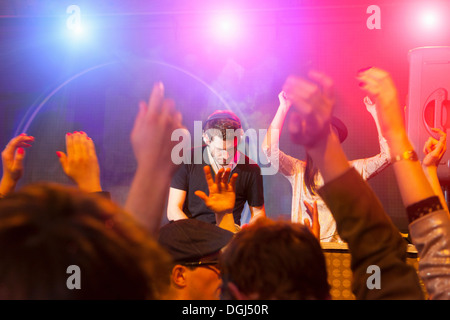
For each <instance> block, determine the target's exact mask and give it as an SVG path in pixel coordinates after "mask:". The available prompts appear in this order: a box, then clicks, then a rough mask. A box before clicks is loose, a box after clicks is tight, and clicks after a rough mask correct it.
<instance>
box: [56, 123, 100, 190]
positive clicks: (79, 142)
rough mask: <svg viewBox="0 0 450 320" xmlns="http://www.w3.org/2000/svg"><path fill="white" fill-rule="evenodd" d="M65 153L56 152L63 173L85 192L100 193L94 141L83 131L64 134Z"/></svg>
mask: <svg viewBox="0 0 450 320" xmlns="http://www.w3.org/2000/svg"><path fill="white" fill-rule="evenodd" d="M65 138H66V151H67V154H66V153H64V152H62V151H57V152H56V155H57V156H58V157H59V162H60V163H61V166H62V168H63V170H64V173H65V174H66V175H67V176H68V177H69V178H70V179H72V180H73V181H74V182H75V183H76V184H77V186H78V187H79V188H80V189H81V190H83V191H86V192H98V191H102V187H101V183H100V166H99V164H98V159H97V153H96V151H95V145H94V141H93V140H92V139H91V138H90V137H88V135H87V134H86V133H84V132H83V131H75V132H73V133H67V134H66V137H65Z"/></svg>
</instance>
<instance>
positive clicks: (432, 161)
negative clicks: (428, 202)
mask: <svg viewBox="0 0 450 320" xmlns="http://www.w3.org/2000/svg"><path fill="white" fill-rule="evenodd" d="M431 130H432V131H433V132H435V133H437V134H438V135H439V140H436V139H434V138H433V137H429V138H428V140H427V141H426V142H425V145H424V146H423V153H424V154H425V157H424V158H423V161H422V168H423V171H424V172H425V175H426V177H427V179H428V181H429V182H430V184H431V187H432V188H433V190H434V192H435V193H436V194H437V195H438V196H439V199H440V200H441V203H442V206H443V207H444V209H445V210H446V211H447V212H448V206H447V201H446V200H445V197H444V194H443V193H442V188H441V184H440V182H439V178H438V175H437V168H438V166H439V162H440V161H441V159H442V157H443V156H444V154H445V151H446V150H447V134H446V133H445V132H443V131H442V130H440V129H437V128H433V129H431Z"/></svg>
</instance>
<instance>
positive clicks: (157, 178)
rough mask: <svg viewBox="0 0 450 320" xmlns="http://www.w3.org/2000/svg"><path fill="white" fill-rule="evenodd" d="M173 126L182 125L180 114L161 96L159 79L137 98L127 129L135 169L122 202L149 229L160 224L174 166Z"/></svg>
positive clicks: (172, 103)
mask: <svg viewBox="0 0 450 320" xmlns="http://www.w3.org/2000/svg"><path fill="white" fill-rule="evenodd" d="M177 129H182V125H181V114H180V113H179V112H177V111H176V109H175V103H174V102H173V101H172V100H170V99H166V98H164V86H163V84H162V83H161V82H159V83H157V84H155V85H154V87H153V90H152V93H151V95H150V99H149V101H148V102H147V103H146V102H143V101H142V102H140V104H139V112H138V115H137V117H136V120H135V123H134V127H133V130H132V132H131V144H132V146H133V151H134V155H135V157H136V161H137V169H136V173H135V175H134V178H133V181H132V183H131V187H130V191H129V193H128V197H127V200H126V203H125V209H126V210H127V211H128V212H130V213H131V214H133V215H134V216H135V217H136V219H137V220H138V221H139V222H141V223H142V224H143V225H144V226H145V227H147V228H148V230H149V231H150V232H152V233H156V232H157V230H158V228H159V226H160V224H161V218H162V214H163V213H164V208H165V205H166V201H167V195H168V192H169V185H170V180H171V179H172V176H173V174H174V172H175V169H176V165H175V164H174V163H173V161H172V159H171V152H172V149H173V147H174V146H175V142H173V141H171V137H172V133H173V131H174V130H177Z"/></svg>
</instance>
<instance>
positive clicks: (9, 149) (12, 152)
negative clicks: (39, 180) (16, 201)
mask: <svg viewBox="0 0 450 320" xmlns="http://www.w3.org/2000/svg"><path fill="white" fill-rule="evenodd" d="M33 141H34V137H32V136H29V135H27V134H26V133H22V134H21V135H18V136H17V137H14V138H12V139H11V140H10V141H9V143H8V144H7V145H6V147H5V149H3V151H2V167H3V174H2V179H1V180H0V198H2V197H4V196H6V195H7V194H9V193H11V192H13V191H14V190H15V189H16V186H17V182H18V181H19V180H20V178H21V177H22V176H23V172H24V168H23V161H24V158H25V153H26V151H25V149H24V148H29V147H31V143H32V142H33Z"/></svg>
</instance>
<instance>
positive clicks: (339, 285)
mask: <svg viewBox="0 0 450 320" xmlns="http://www.w3.org/2000/svg"><path fill="white" fill-rule="evenodd" d="M320 245H321V246H322V249H323V252H324V254H325V259H326V263H327V271H328V282H329V283H330V286H331V297H332V299H333V300H354V299H355V296H354V295H353V293H352V270H351V268H350V263H351V261H350V260H351V255H350V251H349V250H348V246H347V244H346V243H335V242H321V243H320ZM406 252H407V258H406V262H407V263H408V264H410V265H412V266H414V268H415V269H416V271H418V264H419V263H418V257H417V250H416V248H415V247H414V245H412V244H408V247H407V251H406ZM420 284H421V286H422V289H423V291H424V293H425V295H426V291H425V287H424V285H423V283H422V281H421V282H420ZM374 290H376V289H374Z"/></svg>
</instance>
